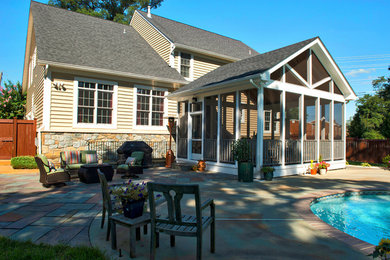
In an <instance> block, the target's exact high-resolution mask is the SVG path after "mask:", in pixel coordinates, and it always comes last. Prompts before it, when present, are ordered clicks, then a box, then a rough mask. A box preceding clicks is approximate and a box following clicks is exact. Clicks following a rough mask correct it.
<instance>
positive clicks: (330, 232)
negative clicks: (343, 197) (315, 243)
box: [294, 189, 390, 255]
mask: <svg viewBox="0 0 390 260" xmlns="http://www.w3.org/2000/svg"><path fill="white" fill-rule="evenodd" d="M361 191H375V190H373V189H348V190H327V191H321V192H316V193H311V194H309V195H306V196H304V197H301V198H299V199H298V200H297V201H296V202H295V203H294V208H295V209H296V211H297V213H298V214H299V215H300V216H301V217H302V218H303V219H304V220H305V221H306V222H308V223H309V224H310V226H311V227H313V228H315V229H316V230H319V231H321V232H322V233H324V234H325V235H327V236H329V237H333V238H336V239H337V240H340V241H342V242H344V243H346V244H348V245H350V246H351V247H352V248H354V249H356V250H358V251H360V252H362V253H363V254H365V255H368V254H371V253H372V252H373V251H374V249H375V245H372V244H370V243H367V242H365V241H363V240H360V239H358V238H356V237H353V236H351V235H348V234H347V233H345V232H343V231H341V230H338V229H337V228H335V227H333V226H331V225H329V224H328V223H326V222H324V221H322V220H321V219H320V218H319V217H317V216H316V215H315V214H314V213H313V212H312V211H311V209H310V206H311V203H312V202H313V201H314V200H315V199H318V198H320V197H324V196H329V195H333V194H338V193H346V192H361ZM386 191H390V189H389V190H386Z"/></svg>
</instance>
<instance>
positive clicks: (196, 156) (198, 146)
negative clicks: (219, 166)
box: [191, 102, 203, 160]
mask: <svg viewBox="0 0 390 260" xmlns="http://www.w3.org/2000/svg"><path fill="white" fill-rule="evenodd" d="M191 122H192V127H191V159H193V160H200V159H202V146H203V142H202V140H203V131H202V129H203V124H202V122H203V118H202V102H196V103H192V104H191Z"/></svg>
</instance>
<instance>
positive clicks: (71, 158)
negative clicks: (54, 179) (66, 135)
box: [64, 151, 80, 164]
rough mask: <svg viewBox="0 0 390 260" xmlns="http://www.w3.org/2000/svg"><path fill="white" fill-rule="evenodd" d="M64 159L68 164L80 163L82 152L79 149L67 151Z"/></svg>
mask: <svg viewBox="0 0 390 260" xmlns="http://www.w3.org/2000/svg"><path fill="white" fill-rule="evenodd" d="M64 161H65V163H66V164H74V163H80V152H79V151H65V152H64Z"/></svg>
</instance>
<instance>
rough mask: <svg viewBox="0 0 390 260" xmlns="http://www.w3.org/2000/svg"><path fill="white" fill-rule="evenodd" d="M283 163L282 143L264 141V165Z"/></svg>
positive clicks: (278, 141)
mask: <svg viewBox="0 0 390 260" xmlns="http://www.w3.org/2000/svg"><path fill="white" fill-rule="evenodd" d="M281 162H282V141H280V140H263V165H266V166H270V165H279V164H281Z"/></svg>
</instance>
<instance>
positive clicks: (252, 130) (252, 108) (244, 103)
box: [240, 89, 257, 164]
mask: <svg viewBox="0 0 390 260" xmlns="http://www.w3.org/2000/svg"><path fill="white" fill-rule="evenodd" d="M240 97H241V100H240V102H241V103H240V111H241V119H240V125H241V127H240V129H241V133H240V137H241V138H246V139H247V140H248V143H249V145H250V147H251V159H252V162H253V163H254V164H256V139H257V89H248V90H244V91H241V92H240Z"/></svg>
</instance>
